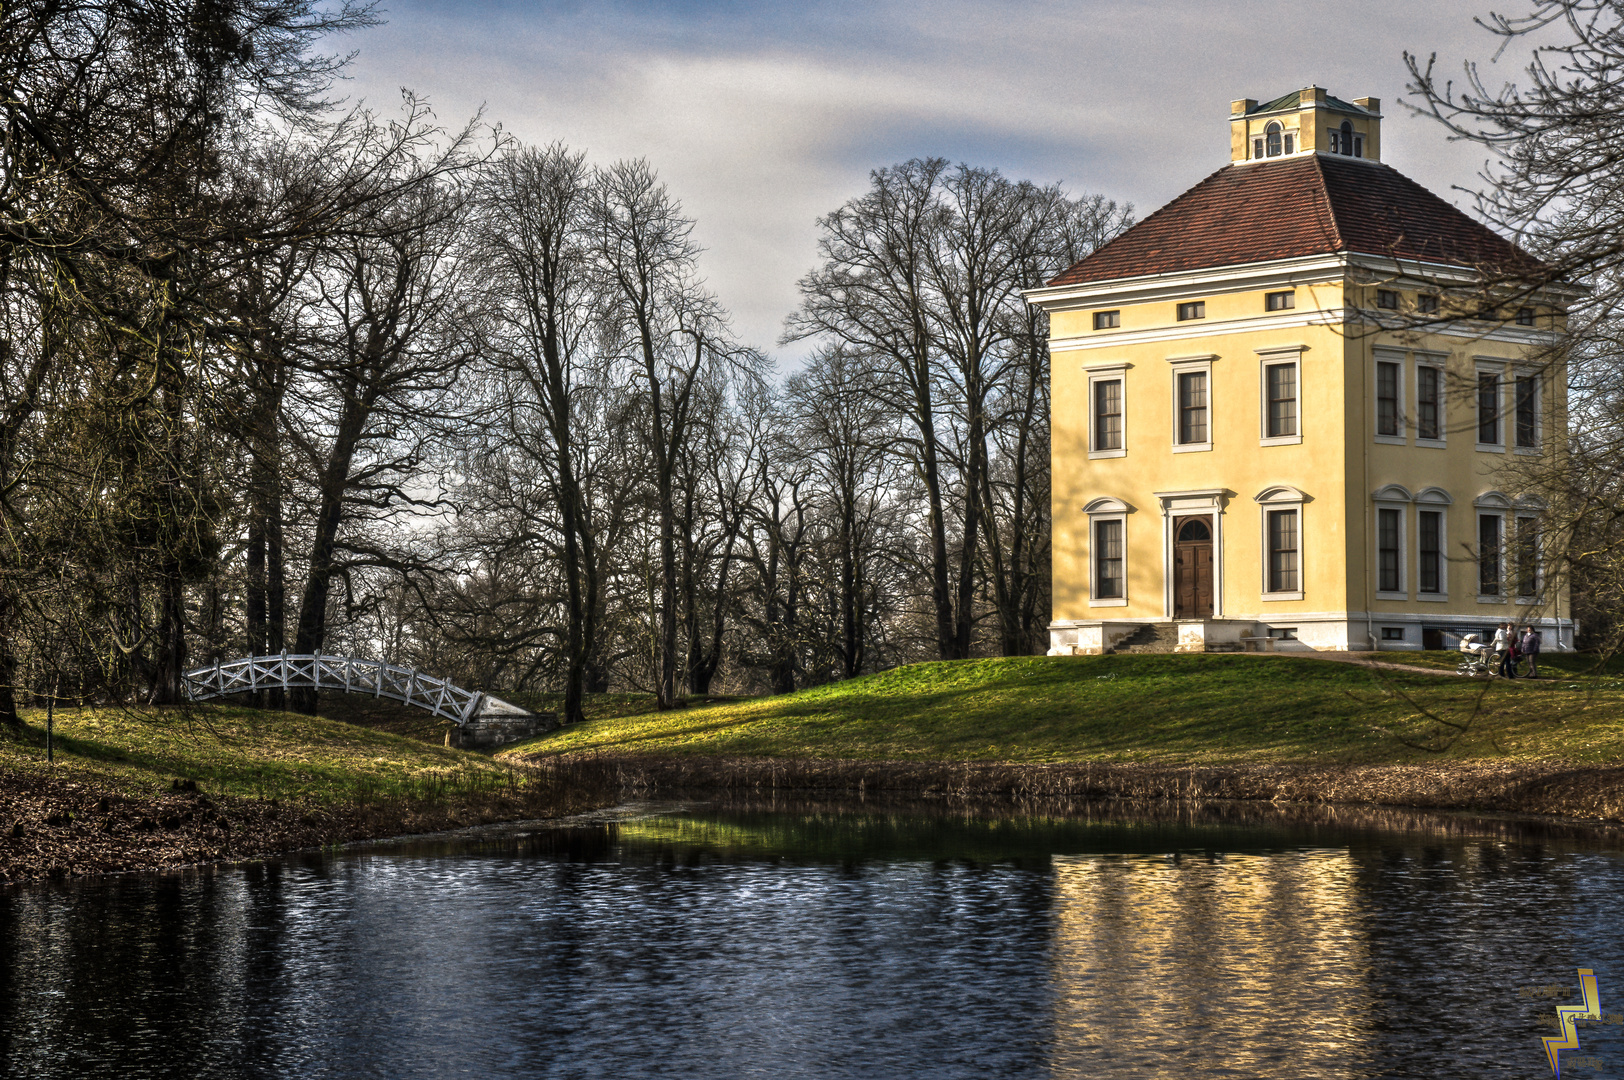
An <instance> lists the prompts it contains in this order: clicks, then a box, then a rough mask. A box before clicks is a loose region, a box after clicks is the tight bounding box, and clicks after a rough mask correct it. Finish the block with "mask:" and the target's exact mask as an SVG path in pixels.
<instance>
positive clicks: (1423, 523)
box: [1416, 510, 1444, 593]
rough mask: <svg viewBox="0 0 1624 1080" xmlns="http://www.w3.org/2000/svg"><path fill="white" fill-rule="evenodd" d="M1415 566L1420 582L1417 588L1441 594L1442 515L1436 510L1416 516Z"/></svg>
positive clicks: (1425, 591)
mask: <svg viewBox="0 0 1624 1080" xmlns="http://www.w3.org/2000/svg"><path fill="white" fill-rule="evenodd" d="M1416 532H1417V534H1418V535H1417V536H1416V540H1417V545H1416V547H1417V552H1416V554H1417V560H1416V562H1417V565H1416V570H1417V571H1418V572H1419V574H1420V578H1421V580H1420V581H1419V582H1417V588H1418V589H1419V590H1420V591H1421V592H1424V593H1437V592H1443V581H1444V575H1443V563H1444V515H1443V513H1442V512H1441V511H1438V510H1423V511H1421V512H1420V513H1419V514H1417V515H1416Z"/></svg>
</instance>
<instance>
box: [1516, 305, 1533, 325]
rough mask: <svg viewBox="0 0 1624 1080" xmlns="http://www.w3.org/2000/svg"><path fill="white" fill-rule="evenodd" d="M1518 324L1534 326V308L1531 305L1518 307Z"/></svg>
mask: <svg viewBox="0 0 1624 1080" xmlns="http://www.w3.org/2000/svg"><path fill="white" fill-rule="evenodd" d="M1517 325H1518V326H1533V325H1534V309H1533V308H1531V307H1521V308H1518V309H1517Z"/></svg>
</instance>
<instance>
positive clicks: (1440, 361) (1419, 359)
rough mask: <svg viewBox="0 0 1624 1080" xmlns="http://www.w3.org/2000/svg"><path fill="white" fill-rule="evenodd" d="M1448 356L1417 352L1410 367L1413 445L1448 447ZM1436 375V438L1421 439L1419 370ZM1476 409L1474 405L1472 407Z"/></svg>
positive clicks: (1445, 354)
mask: <svg viewBox="0 0 1624 1080" xmlns="http://www.w3.org/2000/svg"><path fill="white" fill-rule="evenodd" d="M1448 361H1449V356H1448V354H1447V353H1425V352H1418V353H1416V354H1415V355H1414V363H1412V364H1411V365H1410V379H1409V382H1410V390H1411V395H1410V400H1412V401H1414V402H1415V429H1414V430H1415V445H1417V446H1430V447H1436V448H1438V449H1443V448H1445V447H1447V446H1448V445H1449V363H1448ZM1422 368H1429V369H1431V370H1433V371H1436V372H1437V373H1438V437H1437V438H1436V439H1423V438H1422V437H1421V369H1422ZM1473 409H1474V410H1475V409H1476V405H1474V406H1473Z"/></svg>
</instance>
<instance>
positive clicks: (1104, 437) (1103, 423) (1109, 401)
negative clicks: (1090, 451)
mask: <svg viewBox="0 0 1624 1080" xmlns="http://www.w3.org/2000/svg"><path fill="white" fill-rule="evenodd" d="M1094 449H1095V450H1121V449H1122V380H1121V379H1100V380H1098V381H1096V382H1095V383H1094Z"/></svg>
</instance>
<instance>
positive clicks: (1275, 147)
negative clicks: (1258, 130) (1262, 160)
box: [1254, 120, 1292, 157]
mask: <svg viewBox="0 0 1624 1080" xmlns="http://www.w3.org/2000/svg"><path fill="white" fill-rule="evenodd" d="M1255 142H1256V145H1255V146H1254V149H1257V148H1258V147H1261V148H1262V150H1263V153H1262V154H1261V155H1260V156H1262V157H1279V156H1280V155H1281V154H1289V153H1291V152H1292V137H1291V133H1290V132H1289V131H1286V130H1285V129H1284V128H1283V127H1281V126H1280V121H1278V120H1271V121H1269V126H1268V127H1266V128H1264V129H1263V138H1262V139H1259V140H1255Z"/></svg>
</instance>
